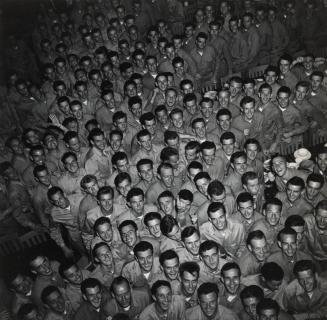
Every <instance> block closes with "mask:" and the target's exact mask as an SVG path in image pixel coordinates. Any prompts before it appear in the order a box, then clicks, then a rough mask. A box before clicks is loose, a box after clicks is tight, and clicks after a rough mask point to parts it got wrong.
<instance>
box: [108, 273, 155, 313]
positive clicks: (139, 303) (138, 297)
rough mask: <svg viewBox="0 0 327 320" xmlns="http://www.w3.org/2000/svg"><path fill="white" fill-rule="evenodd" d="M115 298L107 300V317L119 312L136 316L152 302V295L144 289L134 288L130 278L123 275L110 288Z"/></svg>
mask: <svg viewBox="0 0 327 320" xmlns="http://www.w3.org/2000/svg"><path fill="white" fill-rule="evenodd" d="M110 291H111V294H112V296H113V299H110V300H109V301H107V302H106V303H105V304H104V306H103V313H104V315H105V316H106V317H113V316H114V315H115V314H117V313H122V314H125V315H128V316H129V317H130V318H135V317H138V316H139V315H140V313H141V312H142V311H143V310H144V308H145V307H146V306H148V305H149V303H150V296H149V294H148V293H147V292H145V291H143V290H137V289H134V290H132V288H131V286H130V284H129V282H128V280H127V279H126V278H124V277H122V276H118V277H116V278H115V279H114V280H113V282H112V284H111V288H110Z"/></svg>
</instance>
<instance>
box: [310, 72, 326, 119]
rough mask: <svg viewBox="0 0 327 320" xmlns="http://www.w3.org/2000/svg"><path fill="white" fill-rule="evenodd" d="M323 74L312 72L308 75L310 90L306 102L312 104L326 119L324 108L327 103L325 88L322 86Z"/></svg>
mask: <svg viewBox="0 0 327 320" xmlns="http://www.w3.org/2000/svg"><path fill="white" fill-rule="evenodd" d="M323 80H324V74H323V72H322V71H313V72H312V73H311V75H310V84H311V86H310V90H309V94H308V101H309V102H310V103H312V104H313V105H314V106H315V107H316V108H317V109H318V110H319V111H320V112H322V113H323V114H324V115H325V117H326V110H325V109H326V108H325V107H324V106H325V104H326V101H327V92H326V88H325V87H324V85H323Z"/></svg>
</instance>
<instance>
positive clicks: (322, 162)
mask: <svg viewBox="0 0 327 320" xmlns="http://www.w3.org/2000/svg"><path fill="white" fill-rule="evenodd" d="M316 162H317V165H318V168H319V170H320V171H321V173H322V174H323V175H326V174H327V147H325V146H323V147H320V148H318V150H317V157H316Z"/></svg>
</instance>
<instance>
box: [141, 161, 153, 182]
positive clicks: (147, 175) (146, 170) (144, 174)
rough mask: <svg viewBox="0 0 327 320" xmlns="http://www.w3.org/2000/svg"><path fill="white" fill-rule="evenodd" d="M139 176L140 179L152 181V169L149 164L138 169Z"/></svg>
mask: <svg viewBox="0 0 327 320" xmlns="http://www.w3.org/2000/svg"><path fill="white" fill-rule="evenodd" d="M139 175H140V176H141V179H143V180H145V181H147V182H151V181H152V180H153V168H152V166H151V164H143V165H141V166H140V167H139Z"/></svg>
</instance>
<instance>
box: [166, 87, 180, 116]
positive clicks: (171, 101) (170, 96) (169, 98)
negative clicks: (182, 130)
mask: <svg viewBox="0 0 327 320" xmlns="http://www.w3.org/2000/svg"><path fill="white" fill-rule="evenodd" d="M176 99H177V95H176V91H175V90H168V91H167V94H166V104H167V106H168V107H169V108H172V107H173V106H174V105H175V103H176ZM177 115H179V117H180V116H181V117H183V116H182V114H180V113H178V114H174V116H177Z"/></svg>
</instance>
